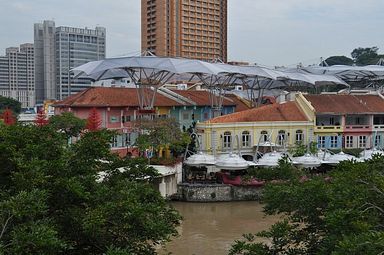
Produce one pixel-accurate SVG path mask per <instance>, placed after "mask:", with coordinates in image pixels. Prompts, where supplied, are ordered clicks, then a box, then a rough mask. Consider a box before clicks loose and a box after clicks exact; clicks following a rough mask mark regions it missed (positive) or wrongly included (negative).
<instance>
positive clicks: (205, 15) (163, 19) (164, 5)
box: [141, 0, 227, 62]
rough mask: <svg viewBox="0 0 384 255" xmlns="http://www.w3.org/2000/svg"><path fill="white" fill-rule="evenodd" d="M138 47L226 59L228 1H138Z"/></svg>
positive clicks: (159, 53) (168, 53)
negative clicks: (139, 12) (139, 20)
mask: <svg viewBox="0 0 384 255" xmlns="http://www.w3.org/2000/svg"><path fill="white" fill-rule="evenodd" d="M141 49H142V51H147V50H148V51H151V52H152V53H154V54H155V55H157V56H170V57H184V58H193V59H200V60H206V61H212V60H215V59H220V60H222V61H224V62H226V61H227V0H175V1H173V0H141Z"/></svg>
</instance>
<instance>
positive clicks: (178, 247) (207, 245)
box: [160, 202, 278, 255]
mask: <svg viewBox="0 0 384 255" xmlns="http://www.w3.org/2000/svg"><path fill="white" fill-rule="evenodd" d="M172 205H173V206H174V207H175V208H176V209H177V210H178V211H179V212H180V214H181V215H182V216H183V218H184V220H183V222H182V224H181V226H180V228H179V233H180V236H179V237H178V238H175V239H174V240H173V241H172V242H171V243H169V244H167V245H166V251H165V250H163V251H162V252H160V254H167V252H172V254H175V255H179V254H180V255H184V254H185V255H192V254H196V255H200V254H202V255H204V254H209V255H219V254H220V255H221V254H228V251H229V249H230V247H231V244H233V241H234V240H235V239H240V238H241V236H242V234H244V233H256V232H259V231H261V230H265V229H268V228H269V227H270V226H271V225H272V224H273V223H274V222H276V220H277V219H278V218H277V217H271V216H268V217H264V214H263V212H262V206H261V205H260V204H259V203H258V202H230V203H183V202H174V203H172Z"/></svg>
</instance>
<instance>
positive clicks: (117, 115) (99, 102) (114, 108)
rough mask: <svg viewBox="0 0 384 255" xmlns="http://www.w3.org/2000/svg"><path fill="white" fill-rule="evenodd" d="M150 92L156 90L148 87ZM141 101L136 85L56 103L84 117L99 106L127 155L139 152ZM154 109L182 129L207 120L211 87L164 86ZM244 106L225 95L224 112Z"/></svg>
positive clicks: (116, 148) (116, 145)
mask: <svg viewBox="0 0 384 255" xmlns="http://www.w3.org/2000/svg"><path fill="white" fill-rule="evenodd" d="M147 93H153V92H152V91H150V90H148V92H147ZM139 105H140V104H139V100H138V96H137V89H136V88H117V87H92V88H88V89H86V90H84V91H82V92H80V93H77V94H75V95H72V96H70V97H68V98H66V99H64V100H63V101H60V102H57V103H56V104H55V105H54V107H55V114H61V113H62V112H68V111H70V112H73V113H74V114H75V116H77V117H79V118H82V119H87V118H88V116H89V114H90V112H91V110H92V109H93V108H96V109H97V111H98V113H99V115H100V117H101V121H102V123H101V127H103V128H107V129H110V130H115V131H116V132H117V135H116V137H115V139H114V140H113V142H112V143H111V150H112V151H114V152H116V153H119V154H120V155H121V156H125V155H126V154H127V153H131V154H132V155H135V153H137V150H136V148H135V146H134V144H135V141H136V138H137V137H138V135H139V133H138V130H137V128H135V124H137V121H138V120H140V119H141V118H142V117H143V113H141V111H140V106H139ZM154 109H155V114H154V117H155V118H161V119H164V118H174V119H175V120H176V121H177V122H178V123H179V125H180V128H181V129H188V128H189V127H190V126H191V125H192V124H193V123H198V122H202V121H206V120H207V119H209V118H210V117H211V115H210V114H208V113H209V112H212V109H211V108H210V101H209V92H208V91H189V92H185V91H170V90H161V91H159V93H157V94H156V97H155V102H154ZM243 109H247V106H246V105H245V104H244V103H243V102H241V101H240V100H233V99H230V98H225V99H224V101H223V112H222V114H225V113H233V112H235V111H238V110H243ZM205 113H207V114H205Z"/></svg>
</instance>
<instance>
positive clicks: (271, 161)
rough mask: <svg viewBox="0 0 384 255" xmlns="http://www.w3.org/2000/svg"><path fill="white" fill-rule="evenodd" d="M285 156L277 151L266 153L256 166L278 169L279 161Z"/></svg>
mask: <svg viewBox="0 0 384 255" xmlns="http://www.w3.org/2000/svg"><path fill="white" fill-rule="evenodd" d="M284 155H285V154H283V153H281V152H277V151H273V152H268V153H265V154H264V155H263V156H262V157H261V158H259V159H258V160H257V162H256V166H260V167H276V166H278V165H279V160H280V159H281V158H283V156H284Z"/></svg>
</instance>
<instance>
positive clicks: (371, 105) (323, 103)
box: [304, 94, 384, 114]
mask: <svg viewBox="0 0 384 255" xmlns="http://www.w3.org/2000/svg"><path fill="white" fill-rule="evenodd" d="M304 97H305V98H306V99H307V100H308V101H309V102H310V103H311V105H312V106H313V108H315V111H316V113H319V114H364V113H368V114H372V113H383V112H384V99H383V98H382V97H381V96H380V95H338V94H329V95H328V94H322V95H304Z"/></svg>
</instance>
